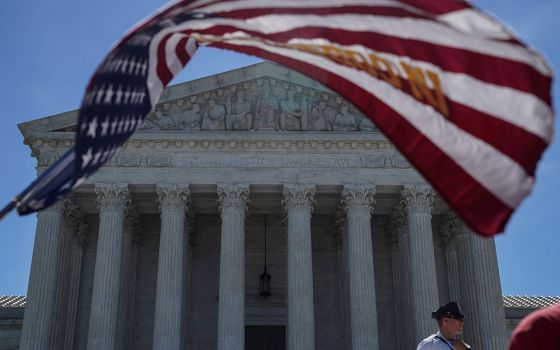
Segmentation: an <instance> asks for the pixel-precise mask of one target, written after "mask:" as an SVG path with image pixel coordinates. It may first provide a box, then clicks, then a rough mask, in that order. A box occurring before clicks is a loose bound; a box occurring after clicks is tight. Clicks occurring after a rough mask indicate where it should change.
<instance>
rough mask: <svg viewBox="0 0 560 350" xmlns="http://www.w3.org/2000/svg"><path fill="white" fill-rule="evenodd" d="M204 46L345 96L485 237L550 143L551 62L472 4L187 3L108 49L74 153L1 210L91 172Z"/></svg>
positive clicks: (448, 0)
mask: <svg viewBox="0 0 560 350" xmlns="http://www.w3.org/2000/svg"><path fill="white" fill-rule="evenodd" d="M199 46H212V47H217V48H223V49H229V50H234V51H238V52H243V53H247V54H252V55H255V56H259V57H262V58H265V59H268V60H271V61H275V62H278V63H280V64H282V65H285V66H287V67H290V68H292V69H295V70H298V71H300V72H301V73H303V74H306V75H308V76H310V77H312V78H314V79H316V80H318V81H319V82H321V83H322V84H324V85H326V86H328V87H329V88H331V89H332V90H334V91H335V92H337V93H339V94H340V95H342V96H344V97H345V98H346V99H347V100H349V101H350V102H352V103H353V104H354V105H355V106H356V107H357V108H359V109H360V110H361V111H362V112H363V113H364V114H365V115H367V116H368V117H369V118H370V119H371V120H372V121H373V122H374V123H375V124H376V125H377V126H378V127H379V129H380V130H381V131H383V133H384V134H385V135H386V136H387V137H388V139H389V140H391V141H392V142H393V143H394V144H395V146H396V147H397V148H398V149H399V150H400V151H401V152H402V154H403V155H404V156H406V157H407V158H408V160H409V161H410V162H411V163H412V164H413V165H414V166H415V167H416V169H417V170H418V171H419V172H420V173H421V174H422V175H423V176H424V177H425V178H426V179H427V180H428V182H430V183H431V184H432V186H433V187H434V188H435V189H436V190H437V191H438V192H439V193H440V195H441V196H442V197H443V198H444V199H445V200H446V201H447V203H448V204H449V205H450V206H451V207H452V208H453V209H454V210H455V212H456V213H457V214H458V215H459V216H460V217H461V218H462V219H463V220H464V221H465V222H466V223H467V224H469V225H470V226H471V227H472V228H473V229H474V230H475V231H476V232H478V233H480V234H483V235H493V234H496V233H498V232H502V231H503V229H504V226H505V224H506V223H507V220H508V218H509V217H510V216H511V214H512V213H513V211H514V209H515V208H516V207H517V206H518V205H519V204H520V202H521V201H522V199H523V198H524V197H526V196H527V195H528V194H529V193H530V191H531V188H532V186H533V183H534V176H535V168H536V164H537V162H538V160H539V159H540V157H541V154H542V152H543V151H544V150H545V148H546V147H547V146H548V144H549V143H550V142H551V141H552V134H553V119H554V114H553V111H552V105H551V96H550V87H551V82H552V71H551V69H550V67H549V65H548V64H547V62H546V61H545V60H544V58H543V57H542V56H540V55H539V54H538V53H537V52H535V51H534V50H532V49H531V48H529V47H527V46H526V45H525V44H524V43H522V42H521V41H520V40H519V39H517V38H516V37H515V36H514V35H513V34H512V33H511V32H510V31H509V30H508V29H507V28H506V27H505V26H504V25H502V24H501V23H499V22H498V21H497V20H496V19H494V18H493V17H491V16H489V15H487V14H485V13H483V12H482V11H480V10H478V9H477V8H475V7H473V6H472V5H470V4H469V3H468V2H466V1H458V0H439V1H432V0H398V1H397V0H274V1H272V0H235V1H233V0H199V1H187V0H184V1H178V2H175V3H172V4H170V5H168V6H167V7H165V8H163V9H161V10H159V11H158V12H156V13H155V14H154V15H152V16H151V17H149V18H147V19H146V20H144V21H142V22H141V23H139V24H138V25H136V26H135V27H134V28H132V29H131V30H130V31H129V32H128V33H127V34H125V36H124V38H123V39H122V40H121V41H120V42H119V43H118V44H117V45H116V46H115V47H114V48H113V49H112V50H111V52H110V53H109V55H108V56H107V58H106V59H105V60H104V61H103V62H102V64H101V65H100V67H99V68H98V70H97V71H96V72H95V74H94V76H93V78H92V79H91V82H90V83H89V85H88V87H87V89H86V93H85V96H84V99H83V102H82V106H81V110H80V115H79V124H78V132H77V136H76V144H75V147H74V148H73V149H72V150H70V151H69V152H68V153H67V154H66V155H65V156H63V157H62V158H61V160H59V161H58V162H57V163H56V164H54V165H53V166H52V167H51V168H50V169H49V170H47V171H46V172H45V173H44V174H43V175H41V176H40V177H39V178H38V179H37V181H36V182H34V183H33V184H32V185H31V186H30V187H29V188H28V189H26V190H25V191H24V192H23V193H22V194H20V195H19V196H18V197H16V199H15V200H14V201H13V202H12V203H11V204H10V205H9V206H8V207H7V208H6V209H5V210H4V212H7V211H9V209H11V207H14V206H15V207H17V209H18V212H19V213H20V214H26V213H30V212H33V211H36V210H39V209H41V208H44V207H46V206H48V205H50V204H52V203H53V202H55V201H56V200H57V199H59V198H61V197H62V196H64V194H65V193H67V192H69V191H70V190H72V189H73V188H76V187H77V186H78V185H79V184H80V183H82V182H83V181H84V180H85V179H86V178H87V177H88V176H89V175H91V174H92V173H94V172H95V171H96V170H97V169H99V167H101V166H102V165H103V164H104V163H105V162H106V161H107V160H109V159H110V158H111V156H112V155H113V154H114V153H115V151H116V150H117V149H118V148H119V146H121V145H122V144H123V142H125V141H126V139H127V138H128V137H129V136H130V135H131V134H132V133H133V132H134V131H135V130H136V129H137V128H138V127H139V126H140V125H141V124H142V122H143V120H144V118H145V117H146V115H147V114H148V113H149V112H150V111H151V110H152V109H153V108H154V106H155V104H156V103H157V101H158V99H159V97H160V95H161V93H162V91H163V89H164V87H165V86H166V85H167V84H168V83H169V82H170V81H171V79H172V78H173V77H174V76H175V75H177V74H178V73H179V72H180V71H181V70H182V69H183V67H184V66H185V65H186V64H187V63H188V61H189V59H190V58H191V57H192V56H193V55H194V53H195V51H196V49H197V48H198V47H199Z"/></svg>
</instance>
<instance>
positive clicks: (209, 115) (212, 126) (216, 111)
mask: <svg viewBox="0 0 560 350" xmlns="http://www.w3.org/2000/svg"><path fill="white" fill-rule="evenodd" d="M225 129H226V109H225V108H224V106H222V105H220V104H217V103H216V101H215V100H214V99H211V100H209V101H208V110H207V111H206V115H205V116H204V118H203V119H202V130H211V131H216V130H225Z"/></svg>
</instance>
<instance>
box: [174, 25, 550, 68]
mask: <svg viewBox="0 0 560 350" xmlns="http://www.w3.org/2000/svg"><path fill="white" fill-rule="evenodd" d="M215 25H229V26H234V27H237V28H239V29H240V30H248V31H257V32H260V33H263V34H277V33H282V32H285V31H289V30H293V29H298V28H306V27H309V26H315V27H325V28H331V29H340V30H349V31H358V32H372V33H379V34H383V35H388V36H393V37H395V38H402V39H413V40H419V41H423V42H427V43H432V44H435V45H441V46H446V47H449V48H455V49H464V50H470V51H473V52H478V53H481V54H485V55H488V56H493V57H499V58H504V59H508V60H512V61H517V62H521V63H526V64H528V65H530V66H532V67H534V68H535V69H536V70H538V71H539V72H540V73H542V74H544V75H547V76H551V74H552V71H551V69H550V67H549V66H548V65H547V64H546V62H544V61H543V60H542V59H541V58H539V57H538V55H534V54H532V53H530V52H529V51H528V50H527V49H526V48H524V47H520V46H518V45H516V44H511V43H508V42H499V41H494V40H487V39H484V38H477V37H474V36H472V35H468V34H466V33H461V32H460V31H458V30H455V29H454V28H451V27H449V26H446V25H443V24H440V23H437V22H434V21H425V20H418V19H412V18H408V19H407V20H406V21H403V20H402V18H388V17H384V16H372V15H355V14H342V15H328V16H327V15H325V16H318V15H288V14H287V15H264V16H258V17H253V18H249V19H247V20H235V19H229V18H207V19H202V20H193V21H188V22H184V23H180V24H178V25H177V26H173V27H169V28H167V29H166V30H169V31H181V30H205V29H209V28H211V27H213V26H215Z"/></svg>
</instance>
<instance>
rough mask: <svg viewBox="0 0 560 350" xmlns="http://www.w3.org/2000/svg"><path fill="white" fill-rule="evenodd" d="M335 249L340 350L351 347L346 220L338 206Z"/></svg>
mask: <svg viewBox="0 0 560 350" xmlns="http://www.w3.org/2000/svg"><path fill="white" fill-rule="evenodd" d="M336 229H337V231H338V232H337V237H336V240H337V248H338V266H339V272H338V290H339V302H338V305H339V324H340V327H339V329H340V338H341V341H340V346H339V347H340V348H342V349H349V348H350V347H351V346H352V345H351V343H352V339H351V337H350V303H349V299H350V297H349V295H348V293H349V290H348V218H347V217H346V214H345V212H344V208H343V206H342V204H341V205H339V207H338V209H337V212H336Z"/></svg>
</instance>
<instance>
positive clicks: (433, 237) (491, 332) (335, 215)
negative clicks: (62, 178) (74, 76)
mask: <svg viewBox="0 0 560 350" xmlns="http://www.w3.org/2000/svg"><path fill="white" fill-rule="evenodd" d="M76 115H77V113H76V111H72V112H67V113H63V114H59V115H55V116H50V117H47V118H43V119H39V120H34V121H30V122H27V123H24V124H21V125H20V129H21V131H22V133H23V134H24V136H25V140H26V143H27V144H29V145H30V147H31V149H32V153H33V155H34V156H35V157H36V158H37V160H38V169H39V171H41V170H43V169H44V168H45V167H46V166H48V165H49V164H52V162H54V160H56V158H57V157H59V156H60V155H61V154H62V153H63V152H64V150H65V149H67V148H68V147H69V146H70V145H71V144H72V143H73V139H74V133H73V130H74V129H75V123H76ZM265 216H266V218H267V224H268V225H267V267H268V272H269V273H270V274H271V276H272V295H271V296H269V297H261V296H260V295H259V275H260V274H261V273H262V269H263V259H264V249H263V248H264V220H265V219H264V218H265ZM38 223H39V225H38V228H37V233H36V240H35V247H34V251H33V261H32V267H31V277H30V283H29V291H28V304H27V308H26V311H25V312H26V313H25V317H24V325H23V329H22V336H21V349H62V348H63V349H91V350H93V349H152V348H154V349H156V348H157V349H204V350H207V349H244V348H245V344H247V345H248V344H249V343H250V341H251V339H246V337H245V335H246V334H250V335H248V336H247V337H253V336H254V333H250V332H249V333H246V328H247V327H256V328H254V329H256V330H257V333H258V330H259V329H260V328H258V326H271V327H272V326H280V327H284V328H281V334H283V341H284V343H285V344H286V346H287V348H288V349H290V350H296V349H301V350H308V349H313V348H314V349H321V350H323V349H326V350H328V349H387V350H389V349H411V348H414V347H415V344H416V343H417V342H418V341H419V340H420V339H421V338H422V337H424V336H426V335H428V333H430V332H432V331H433V330H434V329H435V328H436V325H435V322H434V321H433V320H431V319H430V311H431V310H432V309H435V308H437V306H438V305H439V304H442V303H445V302H447V301H449V300H451V299H453V300H458V301H459V302H460V304H461V305H462V306H463V309H464V311H465V312H466V314H467V320H468V322H467V327H466V332H465V339H467V341H470V342H471V343H473V345H474V346H475V348H478V349H485V350H486V349H487V350H494V349H495V350H501V349H504V348H505V342H506V341H507V334H506V326H505V317H504V314H503V308H502V299H501V290H500V283H499V273H498V268H497V262H496V250H495V246H494V242H493V240H483V239H480V238H479V237H476V236H474V235H473V234H472V233H471V232H470V231H469V230H468V229H467V228H466V227H464V225H462V223H461V222H460V221H459V220H457V219H456V218H455V217H454V216H453V215H452V214H451V213H450V211H449V209H448V208H447V206H446V205H445V203H444V202H443V201H442V200H441V199H440V198H439V197H438V195H437V194H436V193H434V192H433V190H432V189H431V188H430V187H428V186H427V185H426V184H425V183H424V180H423V179H422V177H420V176H419V175H418V173H417V172H416V171H415V170H414V169H413V168H412V167H411V166H410V164H409V163H408V162H407V161H406V160H405V159H404V158H403V157H402V156H401V155H400V154H399V153H398V152H397V150H396V149H395V148H394V146H393V145H392V144H391V143H390V142H388V141H387V140H386V139H385V137H384V136H383V135H382V134H381V133H380V132H379V131H378V130H377V129H376V128H375V127H374V126H373V124H371V122H369V121H367V120H366V119H364V117H363V115H361V114H360V113H359V112H358V111H356V110H355V109H354V108H353V107H352V106H351V105H349V104H348V103H347V102H345V101H344V100H343V99H342V98H341V97H340V96H337V95H336V94H334V93H333V92H332V91H330V90H328V89H326V88H325V87H323V86H321V85H320V84H318V83H317V82H314V81H312V80H310V79H308V78H305V77H304V76H302V75H300V74H298V73H296V72H293V71H291V70H288V69H285V68H283V67H281V66H277V65H275V64H272V63H261V64H257V65H254V66H249V67H245V68H242V69H238V70H234V71H230V72H226V73H222V74H219V75H216V76H211V77H207V78H203V79H199V80H196V81H192V82H187V83H183V84H179V85H176V86H173V87H170V88H168V89H166V91H165V92H164V94H163V95H162V98H161V101H160V103H159V104H158V106H157V107H156V109H155V111H154V113H152V114H151V115H150V116H149V118H148V119H147V121H146V122H145V123H144V124H143V126H142V128H141V130H140V131H138V132H137V133H136V134H135V135H134V136H133V137H132V138H131V139H130V140H129V141H128V142H127V143H126V144H125V146H124V147H123V149H122V150H121V151H119V152H118V154H117V155H116V156H115V157H114V158H113V159H112V160H111V161H110V162H109V163H108V164H107V165H106V166H105V167H104V168H103V169H102V170H101V171H99V172H98V173H97V174H96V175H95V176H94V177H92V178H91V179H89V181H88V182H87V183H85V184H84V185H82V186H81V187H80V188H79V189H78V190H77V191H75V193H74V194H72V195H71V196H70V197H68V198H67V199H66V200H65V201H63V202H61V203H60V204H57V205H56V206H53V207H52V208H50V209H48V210H45V211H43V212H41V213H39V215H38ZM251 334H252V335H251Z"/></svg>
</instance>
